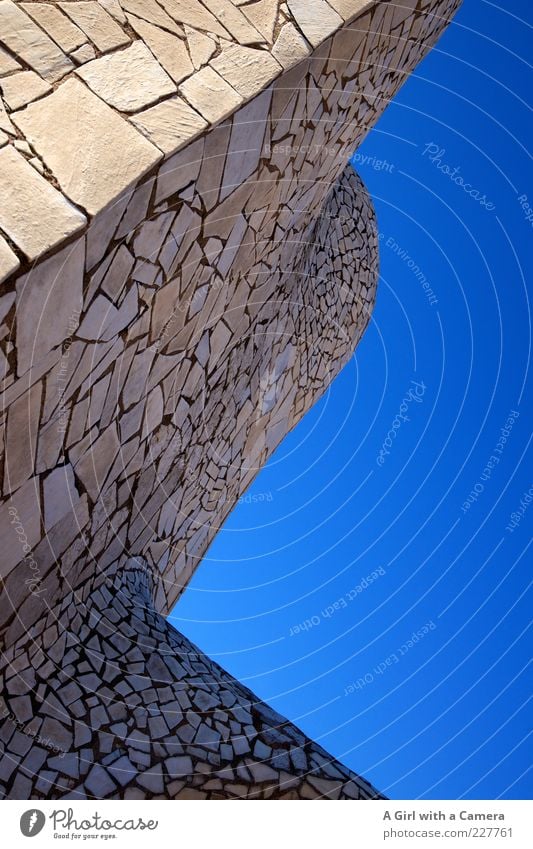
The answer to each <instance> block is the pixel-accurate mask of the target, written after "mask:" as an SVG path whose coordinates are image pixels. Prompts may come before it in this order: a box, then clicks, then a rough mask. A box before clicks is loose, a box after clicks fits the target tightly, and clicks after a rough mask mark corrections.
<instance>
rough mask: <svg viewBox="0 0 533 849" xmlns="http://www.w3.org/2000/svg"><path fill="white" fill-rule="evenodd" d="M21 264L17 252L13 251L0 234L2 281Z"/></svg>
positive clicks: (0, 277)
mask: <svg viewBox="0 0 533 849" xmlns="http://www.w3.org/2000/svg"><path fill="white" fill-rule="evenodd" d="M19 265H20V261H19V259H18V257H17V256H16V254H14V253H13V251H12V250H11V248H10V247H9V245H8V243H7V242H6V240H5V239H4V238H3V236H0V283H1V282H2V281H3V280H5V279H6V277H9V275H10V274H13V272H14V271H16V270H17V268H18V267H19Z"/></svg>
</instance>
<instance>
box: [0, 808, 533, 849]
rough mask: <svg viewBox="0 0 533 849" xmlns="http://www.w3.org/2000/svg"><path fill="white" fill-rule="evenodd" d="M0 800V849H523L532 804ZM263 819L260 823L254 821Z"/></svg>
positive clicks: (531, 838) (530, 842) (528, 840)
mask: <svg viewBox="0 0 533 849" xmlns="http://www.w3.org/2000/svg"><path fill="white" fill-rule="evenodd" d="M209 804H210V807H209V809H207V808H204V807H200V803H199V802H194V801H183V802H179V801H176V802H175V803H174V807H173V806H172V802H168V801H152V802H150V801H143V802H133V801H121V802H110V801H107V802H98V801H93V802H86V801H79V802H78V801H68V802H64V803H63V802H62V801H61V800H59V801H53V802H43V801H38V802H36V803H35V806H33V805H32V804H31V803H30V802H17V801H4V807H3V811H2V813H3V816H2V832H3V833H2V844H3V846H5V847H6V849H7V847H9V849H11V847H14V846H28V842H29V841H30V840H32V839H33V838H35V843H33V844H31V845H32V846H34V847H35V849H38V847H48V846H56V847H57V846H58V845H61V844H62V843H65V842H66V841H70V842H71V843H72V842H74V843H77V844H84V845H87V844H91V845H96V846H98V845H100V846H101V845H102V842H103V841H104V842H105V843H107V845H109V844H110V843H111V845H112V846H117V849H118V847H119V846H122V847H124V849H126V847H128V849H129V847H130V846H134V847H136V846H144V847H150V846H157V847H167V846H172V847H179V846H181V845H186V846H191V845H193V842H194V845H198V846H199V847H200V849H204V847H207V846H209V845H211V846H213V847H216V849H240V847H245V846H246V847H250V846H252V847H253V849H267V847H268V849H272V846H273V845H275V846H279V847H280V849H286V847H291V846H292V845H294V844H295V843H297V844H298V845H299V846H301V847H305V849H315V847H316V849H324V847H327V846H332V845H336V846H337V847H339V849H346V847H354V849H355V847H357V849H360V847H364V849H373V847H376V846H385V847H387V846H390V847H405V849H412V848H413V847H428V846H434V847H435V849H437V847H440V846H441V847H457V849H458V848H459V847H462V846H472V847H479V849H481V847H496V846H498V847H501V849H505V847H514V849H526V847H527V849H531V847H533V835H532V828H531V822H530V820H531V816H530V815H531V807H532V806H531V803H530V802H522V801H508V802H488V801H475V802H455V801H443V802H438V801H435V802H405V801H399V802H390V801H389V802H381V801H379V802H378V801H376V802H348V803H346V804H340V803H334V802H330V803H329V804H319V803H318V802H278V803H272V802H271V803H270V804H269V803H267V802H258V801H248V802H245V803H243V804H240V805H239V806H238V807H235V806H233V807H231V805H228V804H227V803H226V802H224V801H221V802H211V803H209ZM262 817H264V822H263V821H262Z"/></svg>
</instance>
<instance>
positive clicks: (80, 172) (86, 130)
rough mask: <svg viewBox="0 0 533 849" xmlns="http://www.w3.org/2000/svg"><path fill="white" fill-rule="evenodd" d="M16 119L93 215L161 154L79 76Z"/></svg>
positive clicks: (69, 190)
mask: <svg viewBox="0 0 533 849" xmlns="http://www.w3.org/2000/svg"><path fill="white" fill-rule="evenodd" d="M73 103H75V104H76V109H72V104H73ZM14 121H15V123H16V124H17V126H19V127H20V129H21V130H22V131H23V133H24V134H25V136H26V138H27V139H29V141H30V143H31V144H32V145H33V147H34V148H35V150H36V151H37V152H38V153H39V155H40V156H41V157H42V158H43V160H44V161H45V163H46V165H47V166H48V167H49V168H50V170H51V172H52V173H53V175H54V176H55V177H56V179H57V180H58V182H59V184H60V186H61V188H62V189H63V191H64V192H65V194H66V195H67V196H68V197H70V198H71V199H72V200H73V201H74V202H75V203H79V204H80V205H81V206H83V207H84V208H85V209H86V210H87V211H88V212H89V213H90V214H91V215H96V213H97V212H100V211H101V210H103V209H104V208H105V207H106V206H107V204H109V203H110V202H111V201H112V200H114V198H116V197H117V196H118V195H120V194H121V192H122V191H123V190H124V189H126V188H128V186H129V185H130V184H131V183H132V182H133V181H135V180H138V179H139V177H141V176H142V175H143V174H144V173H146V171H148V170H149V169H150V168H151V167H152V166H153V165H155V163H156V162H157V161H158V159H160V158H161V152H160V151H159V150H157V149H156V148H155V147H154V146H153V145H152V144H150V142H148V141H147V140H146V139H145V138H143V136H142V135H140V134H139V133H138V132H137V130H135V129H134V128H133V127H132V126H131V125H130V124H129V123H128V122H127V121H126V120H125V119H123V118H121V117H120V116H119V115H117V114H116V112H114V110H113V109H111V108H110V107H109V106H106V104H105V103H102V101H101V100H100V98H98V97H97V96H96V95H95V94H93V93H92V92H91V91H89V89H88V88H87V87H86V86H84V85H83V83H82V82H80V81H79V80H75V79H70V80H67V82H65V83H63V85H62V86H60V87H59V88H58V89H57V91H55V92H54V93H53V94H50V95H49V96H48V97H46V98H44V99H43V100H39V101H37V102H36V103H32V104H30V105H29V106H27V107H26V109H25V110H24V111H23V112H20V113H18V114H17V115H15V116H14Z"/></svg>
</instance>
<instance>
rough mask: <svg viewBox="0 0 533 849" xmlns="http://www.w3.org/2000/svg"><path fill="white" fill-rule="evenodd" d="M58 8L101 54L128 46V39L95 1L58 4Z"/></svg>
mask: <svg viewBox="0 0 533 849" xmlns="http://www.w3.org/2000/svg"><path fill="white" fill-rule="evenodd" d="M59 6H60V7H61V9H63V11H64V12H65V14H67V15H68V16H69V18H71V19H72V20H73V21H74V23H75V24H77V26H78V27H79V28H80V29H81V30H83V32H84V33H85V34H86V35H87V36H89V38H90V39H91V41H92V42H93V44H94V45H95V46H96V47H97V48H98V50H101V51H102V53H105V52H106V51H108V50H114V49H116V48H117V47H123V46H124V45H125V44H129V41H130V37H129V36H128V35H126V33H125V32H124V30H123V29H122V28H121V27H120V26H119V25H118V24H117V22H116V21H115V20H113V18H112V17H111V15H108V13H107V12H106V10H105V9H104V8H102V6H101V5H100V3H96V2H95V0H87V2H80V0H77V2H75V3H72V2H70V3H60V4H59Z"/></svg>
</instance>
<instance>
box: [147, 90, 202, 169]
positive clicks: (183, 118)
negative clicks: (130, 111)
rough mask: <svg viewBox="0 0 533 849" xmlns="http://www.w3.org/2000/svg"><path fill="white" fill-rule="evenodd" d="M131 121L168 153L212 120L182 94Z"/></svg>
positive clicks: (192, 137)
mask: <svg viewBox="0 0 533 849" xmlns="http://www.w3.org/2000/svg"><path fill="white" fill-rule="evenodd" d="M131 121H132V122H133V123H134V124H135V126H136V127H138V129H139V130H141V132H143V133H144V135H146V136H147V137H148V138H149V139H150V141H151V142H153V143H154V144H156V145H157V146H158V148H159V149H160V150H162V151H163V153H165V154H166V155H167V156H168V155H169V154H171V153H174V152H175V151H177V150H178V149H179V148H180V147H183V146H184V145H185V144H187V143H188V142H190V141H192V140H193V139H194V138H196V136H198V135H199V133H201V132H202V130H204V129H205V128H206V127H207V126H208V124H207V121H205V120H204V118H202V116H201V115H199V114H198V112H195V111H194V109H191V107H190V106H189V105H188V104H187V103H185V101H184V100H182V99H181V98H180V97H171V98H169V99H168V100H164V101H163V102H162V103H158V104H157V105H156V106H152V107H151V108H150V109H146V110H145V111H144V112H138V113H137V115H133V116H132V118H131Z"/></svg>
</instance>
